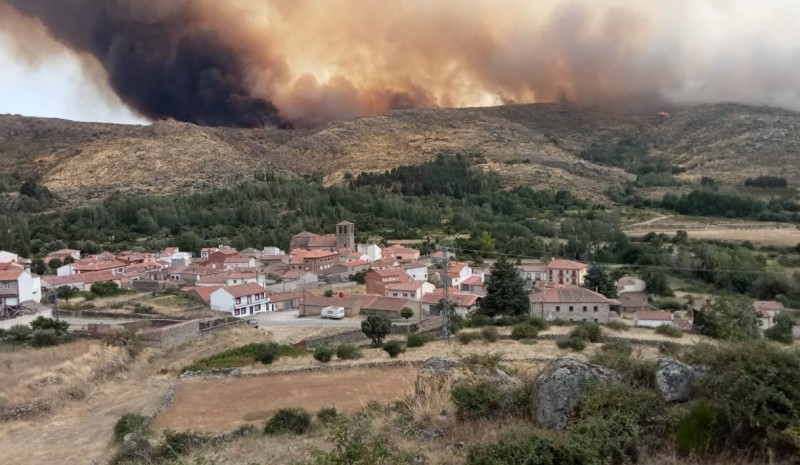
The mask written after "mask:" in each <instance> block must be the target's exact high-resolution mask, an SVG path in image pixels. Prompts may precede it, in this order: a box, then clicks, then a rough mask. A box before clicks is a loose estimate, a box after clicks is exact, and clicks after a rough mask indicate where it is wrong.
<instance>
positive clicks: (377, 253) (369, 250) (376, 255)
mask: <svg viewBox="0 0 800 465" xmlns="http://www.w3.org/2000/svg"><path fill="white" fill-rule="evenodd" d="M356 252H359V253H363V254H366V255H367V261H368V262H370V263H372V262H374V261H378V260H380V259H381V257H383V255H382V250H381V248H380V247H378V246H377V245H376V244H358V245H356Z"/></svg>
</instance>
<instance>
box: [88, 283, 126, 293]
mask: <svg viewBox="0 0 800 465" xmlns="http://www.w3.org/2000/svg"><path fill="white" fill-rule="evenodd" d="M91 291H92V294H94V295H96V296H98V297H113V296H115V295H120V294H123V293H125V291H123V290H121V289H120V288H119V284H117V283H115V282H114V281H104V282H100V283H94V284H92V287H91Z"/></svg>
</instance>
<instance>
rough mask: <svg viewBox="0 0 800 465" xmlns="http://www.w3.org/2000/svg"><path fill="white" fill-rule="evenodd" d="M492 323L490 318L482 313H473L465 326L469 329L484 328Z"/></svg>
mask: <svg viewBox="0 0 800 465" xmlns="http://www.w3.org/2000/svg"><path fill="white" fill-rule="evenodd" d="M493 323H494V321H493V320H492V317H490V316H487V315H484V314H482V313H475V314H474V315H472V316H470V317H469V319H468V320H467V324H468V325H469V327H470V328H482V327H484V326H491V325H492V324H493Z"/></svg>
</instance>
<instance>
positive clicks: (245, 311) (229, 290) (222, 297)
mask: <svg viewBox="0 0 800 465" xmlns="http://www.w3.org/2000/svg"><path fill="white" fill-rule="evenodd" d="M211 310H216V311H218V312H228V313H230V314H231V315H232V316H240V317H244V316H249V315H255V314H256V313H261V312H271V311H274V308H273V305H272V304H271V303H270V301H269V296H268V295H267V291H266V289H264V288H263V287H261V286H259V285H258V284H254V283H247V284H238V285H236V286H226V287H222V288H220V289H217V290H216V291H214V292H212V293H211Z"/></svg>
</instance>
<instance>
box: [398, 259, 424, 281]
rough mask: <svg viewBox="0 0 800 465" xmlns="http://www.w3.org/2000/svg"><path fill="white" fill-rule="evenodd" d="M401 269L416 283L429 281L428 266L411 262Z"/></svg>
mask: <svg viewBox="0 0 800 465" xmlns="http://www.w3.org/2000/svg"><path fill="white" fill-rule="evenodd" d="M401 268H403V270H404V271H405V272H406V274H407V275H408V276H409V277H411V279H413V280H414V281H423V282H424V281H427V280H428V265H426V264H424V263H421V262H411V263H405V264H403V265H401Z"/></svg>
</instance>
